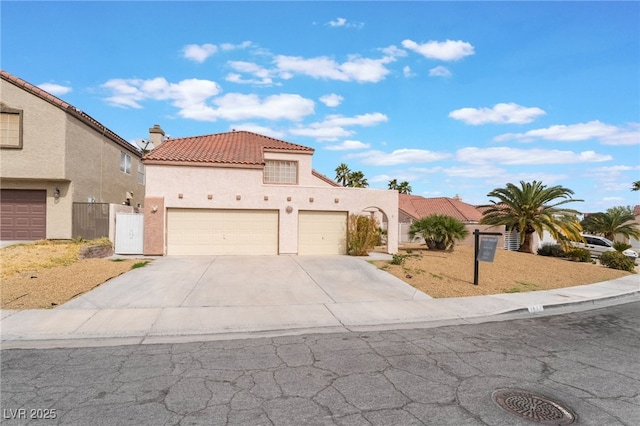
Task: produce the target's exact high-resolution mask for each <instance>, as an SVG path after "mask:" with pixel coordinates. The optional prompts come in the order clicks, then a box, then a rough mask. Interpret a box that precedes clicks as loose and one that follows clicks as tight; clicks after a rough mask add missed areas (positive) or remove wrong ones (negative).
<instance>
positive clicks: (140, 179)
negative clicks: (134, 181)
mask: <svg viewBox="0 0 640 426" xmlns="http://www.w3.org/2000/svg"><path fill="white" fill-rule="evenodd" d="M138 183H139V184H140V185H144V164H142V163H138Z"/></svg>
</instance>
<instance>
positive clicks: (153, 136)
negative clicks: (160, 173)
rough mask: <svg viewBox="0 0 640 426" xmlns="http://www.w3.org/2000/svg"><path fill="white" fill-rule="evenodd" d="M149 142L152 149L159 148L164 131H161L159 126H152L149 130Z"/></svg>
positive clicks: (162, 140)
mask: <svg viewBox="0 0 640 426" xmlns="http://www.w3.org/2000/svg"><path fill="white" fill-rule="evenodd" d="M149 140H150V141H151V143H152V144H153V147H154V148H157V147H159V146H160V145H161V144H162V142H164V140H165V138H164V130H162V128H161V127H160V125H159V124H154V125H153V127H152V128H150V129H149Z"/></svg>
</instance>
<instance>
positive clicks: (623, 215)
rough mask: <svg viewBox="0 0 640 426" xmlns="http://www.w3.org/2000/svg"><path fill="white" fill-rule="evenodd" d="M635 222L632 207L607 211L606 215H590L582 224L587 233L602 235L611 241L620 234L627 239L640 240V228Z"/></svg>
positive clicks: (619, 207) (614, 208)
mask: <svg viewBox="0 0 640 426" xmlns="http://www.w3.org/2000/svg"><path fill="white" fill-rule="evenodd" d="M634 220H635V216H634V215H633V210H632V209H631V207H629V206H626V207H625V206H618V207H612V208H610V209H607V211H606V212H604V213H593V214H590V215H588V216H587V217H585V218H584V219H583V220H582V222H581V224H582V228H583V229H584V230H585V232H588V233H590V234H596V235H602V236H603V237H605V238H608V239H610V240H613V239H614V238H615V236H616V235H618V234H619V235H623V236H625V237H627V238H630V237H635V238H640V227H638V224H637V223H635V222H634Z"/></svg>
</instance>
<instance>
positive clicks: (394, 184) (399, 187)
mask: <svg viewBox="0 0 640 426" xmlns="http://www.w3.org/2000/svg"><path fill="white" fill-rule="evenodd" d="M389 189H395V190H396V191H398V192H399V193H400V194H411V185H409V182H407V181H406V180H405V181H402V182H400V183H398V179H393V180H390V181H389Z"/></svg>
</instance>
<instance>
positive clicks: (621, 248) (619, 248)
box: [613, 241, 631, 253]
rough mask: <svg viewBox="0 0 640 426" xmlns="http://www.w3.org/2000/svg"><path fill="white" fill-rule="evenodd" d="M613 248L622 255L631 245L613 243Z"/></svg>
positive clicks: (620, 242) (618, 242)
mask: <svg viewBox="0 0 640 426" xmlns="http://www.w3.org/2000/svg"><path fill="white" fill-rule="evenodd" d="M613 248H614V249H616V251H619V252H620V253H622V252H623V251H625V250H626V249H630V248H631V244H627V243H623V242H622V241H614V243H613Z"/></svg>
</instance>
